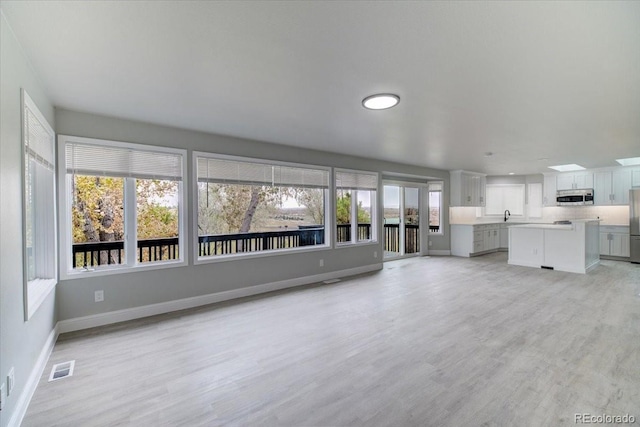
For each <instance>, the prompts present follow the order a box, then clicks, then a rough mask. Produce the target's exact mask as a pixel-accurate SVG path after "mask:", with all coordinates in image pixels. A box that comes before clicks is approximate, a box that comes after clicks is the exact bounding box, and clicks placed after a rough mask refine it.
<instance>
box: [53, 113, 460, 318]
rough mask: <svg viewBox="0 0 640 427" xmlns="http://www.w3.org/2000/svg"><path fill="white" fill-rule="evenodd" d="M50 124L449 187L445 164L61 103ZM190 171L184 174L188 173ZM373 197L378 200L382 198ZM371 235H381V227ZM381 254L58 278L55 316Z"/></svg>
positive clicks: (213, 289)
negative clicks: (97, 298)
mask: <svg viewBox="0 0 640 427" xmlns="http://www.w3.org/2000/svg"><path fill="white" fill-rule="evenodd" d="M56 131H57V133H58V134H65V135H74V136H83V137H91V138H101V139H110V140H116V141H127V142H134V143H141V144H153V145H158V146H166V147H179V148H185V149H187V150H188V152H189V157H190V158H189V162H188V165H189V169H190V168H191V165H192V163H191V155H192V151H194V150H196V151H208V152H213V153H221V154H231V155H237V156H246V157H254V158H262V159H272V160H281V161H290V162H298V163H307V164H315V165H320V166H333V167H342V168H349V169H361V170H369V171H377V172H385V173H386V174H394V173H395V174H403V175H418V176H428V177H432V178H434V179H440V180H443V181H444V182H445V189H447V188H448V180H449V173H448V172H446V171H441V170H434V169H427V168H422V167H416V166H407V165H401V164H397V163H391V162H384V161H378V160H371V159H365V158H358V157H353V156H344V155H338V154H334V153H327V152H322V151H314V150H307V149H302V148H294V147H287V146H283V145H277V144H270V143H264V142H258V141H251V140H245V139H239V138H232V137H227V136H221V135H213V134H206V133H201V132H195V131H189V130H183V129H176V128H170V127H165V126H159V125H153V124H148V123H141V122H134V121H128V120H123V119H117V118H111V117H104V116H98V115H94V114H88V113H80V112H74V111H68V110H63V109H57V110H56ZM189 176H191V175H190V172H189ZM187 194H188V198H189V202H188V217H187V219H188V221H189V223H188V226H187V230H192V229H193V227H192V221H193V209H192V207H193V206H195V205H196V203H195V201H194V200H193V199H192V198H193V194H192V192H190V191H189V192H188V193H187ZM445 194H446V193H445ZM378 199H379V200H380V201H381V200H382V197H379V198H378ZM445 202H446V201H445ZM378 235H379V236H383V234H382V230H381V229H380V230H379V234H378ZM190 237H191V236H187V247H190V245H191V243H190V242H191V238H190ZM380 240H381V239H380ZM434 245H435V246H432V247H431V249H434V248H438V249H440V248H442V249H445V250H447V249H448V248H449V241H448V236H445V237H441V238H440V240H439V241H438V242H437V245H436V244H435V243H434ZM374 251H377V253H378V258H374V256H373V253H374ZM190 253H191V252H190ZM320 258H322V259H323V260H324V267H320V266H319V262H318V261H319V259H320ZM381 260H382V241H380V242H379V243H378V244H377V245H374V246H372V245H367V246H358V247H349V248H340V249H326V250H321V251H314V252H300V253H293V254H286V255H278V256H268V257H261V258H251V259H244V260H234V261H227V262H218V263H212V264H205V265H196V266H194V265H189V266H186V267H177V268H169V269H163V270H153V271H146V272H130V273H125V274H122V275H118V276H103V277H88V278H81V279H72V280H65V281H61V282H60V284H59V285H58V289H57V303H58V315H59V318H60V320H67V319H73V318H78V317H83V316H89V315H97V314H101V313H108V312H111V311H115V310H122V309H129V308H134V307H140V306H144V305H150V304H156V303H163V302H168V301H174V300H178V299H183V298H190V297H198V296H202V295H207V294H212V293H217V292H223V291H229V290H235V289H239V288H245V287H249V286H255V285H260V284H265V283H272V282H279V281H285V280H289V279H294V278H299V277H306V276H312V275H318V274H323V273H328V272H332V271H340V270H346V269H352V268H358V267H362V266H368V265H374V264H378V263H380V262H381ZM191 262H193V260H191ZM100 289H102V290H104V292H105V301H104V302H102V303H94V291H96V290H100Z"/></svg>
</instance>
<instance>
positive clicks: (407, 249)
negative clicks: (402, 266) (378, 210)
mask: <svg viewBox="0 0 640 427" xmlns="http://www.w3.org/2000/svg"><path fill="white" fill-rule="evenodd" d="M383 190H384V191H383V200H384V260H385V261H386V260H392V259H396V258H401V257H408V256H417V255H420V199H421V197H420V193H421V192H420V187H418V186H411V185H409V184H408V185H401V184H385V185H384V188H383Z"/></svg>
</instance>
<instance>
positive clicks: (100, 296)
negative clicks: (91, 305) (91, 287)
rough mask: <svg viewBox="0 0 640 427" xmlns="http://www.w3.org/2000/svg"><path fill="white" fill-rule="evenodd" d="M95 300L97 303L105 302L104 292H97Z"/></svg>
mask: <svg viewBox="0 0 640 427" xmlns="http://www.w3.org/2000/svg"><path fill="white" fill-rule="evenodd" d="M94 299H95V301H96V302H102V301H104V291H96V292H95V294H94Z"/></svg>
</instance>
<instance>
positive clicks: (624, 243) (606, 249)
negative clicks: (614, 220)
mask: <svg viewBox="0 0 640 427" xmlns="http://www.w3.org/2000/svg"><path fill="white" fill-rule="evenodd" d="M629 244H630V237H629V227H625V226H602V227H600V255H604V256H612V257H623V258H628V257H629V256H630V246H629Z"/></svg>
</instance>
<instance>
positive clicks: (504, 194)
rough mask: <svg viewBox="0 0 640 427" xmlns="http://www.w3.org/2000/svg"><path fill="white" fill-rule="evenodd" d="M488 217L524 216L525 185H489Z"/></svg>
mask: <svg viewBox="0 0 640 427" xmlns="http://www.w3.org/2000/svg"><path fill="white" fill-rule="evenodd" d="M486 195H487V202H486V206H485V214H486V215H504V211H505V210H507V209H508V210H509V212H510V213H511V215H516V216H522V215H524V184H487V187H486Z"/></svg>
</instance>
